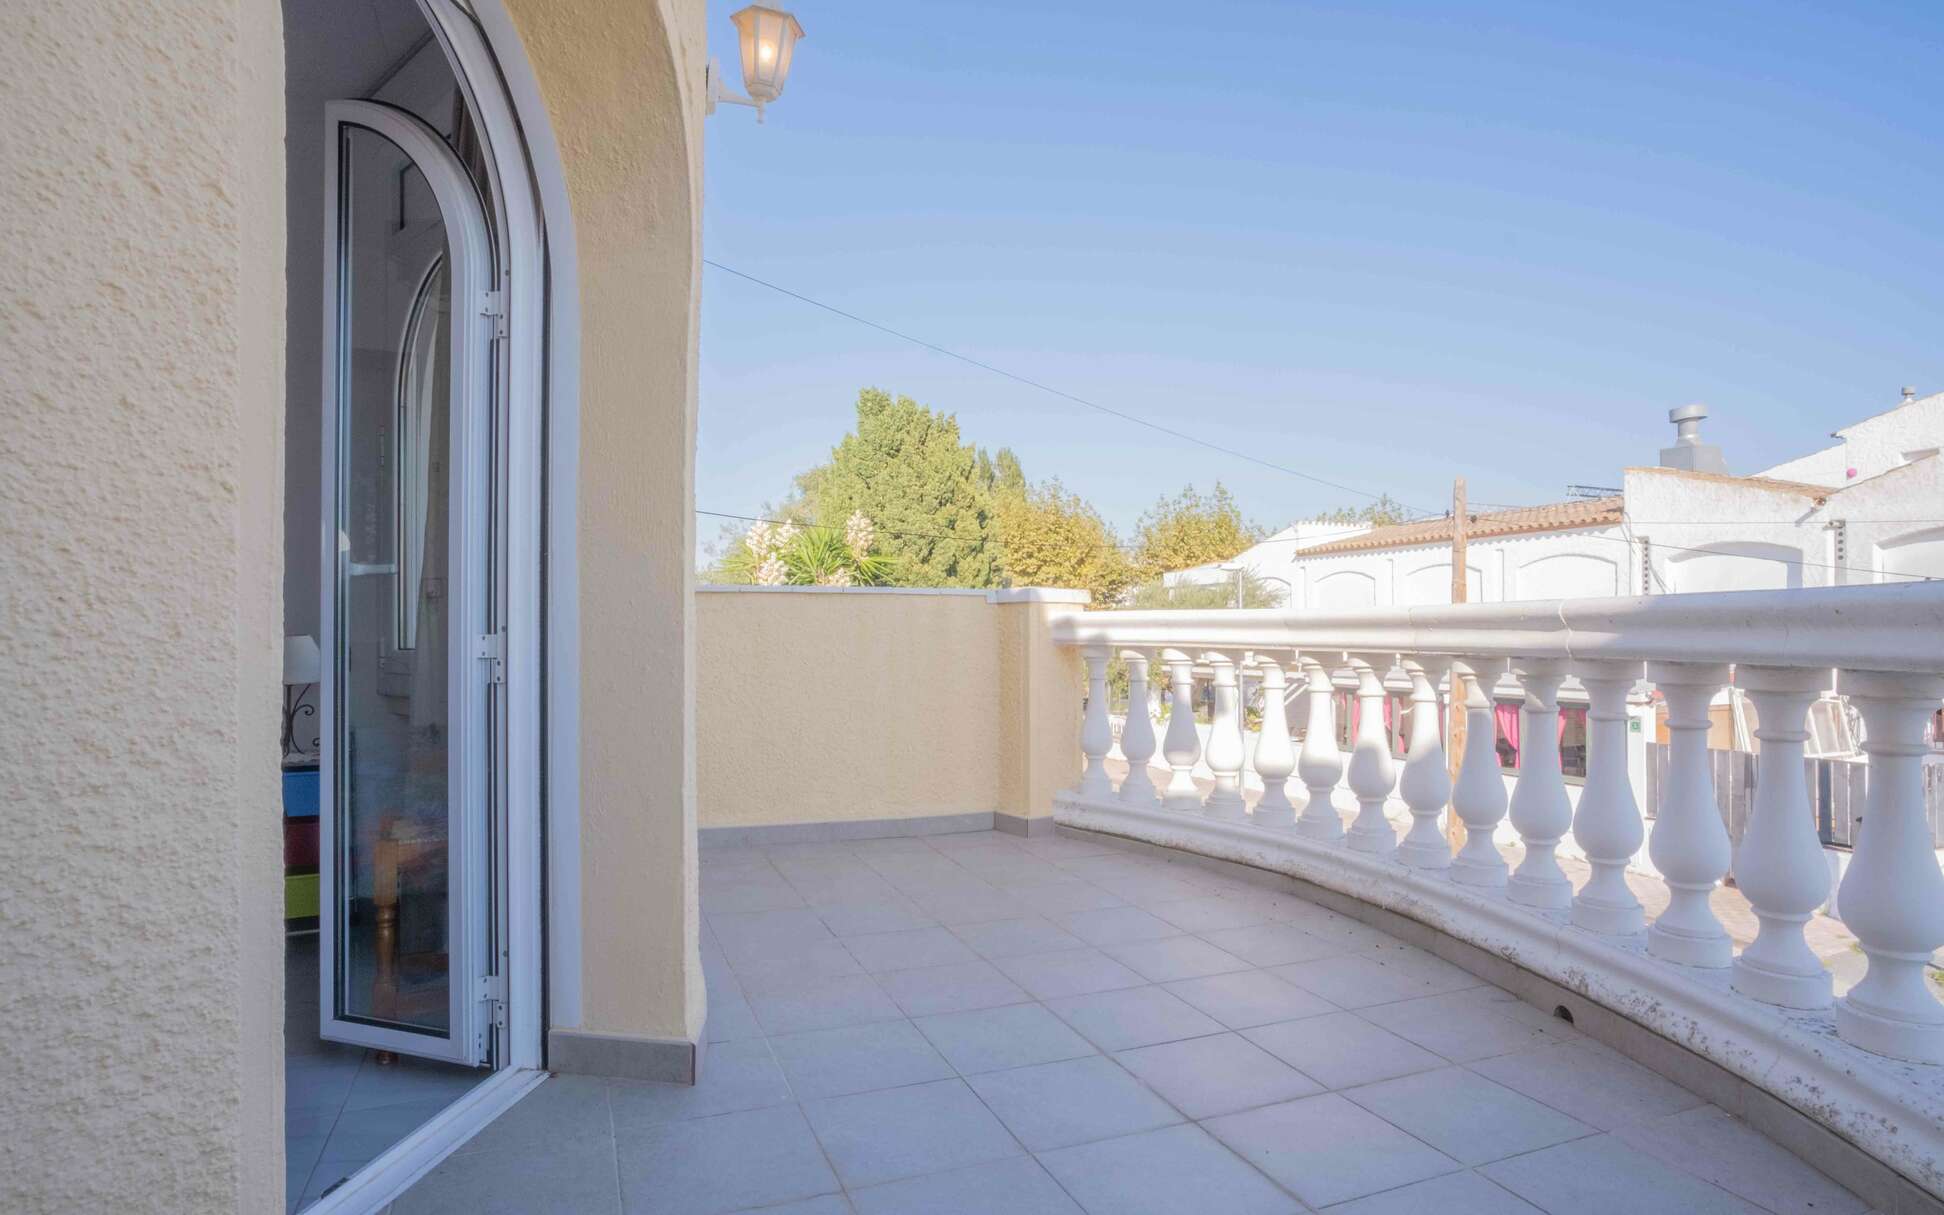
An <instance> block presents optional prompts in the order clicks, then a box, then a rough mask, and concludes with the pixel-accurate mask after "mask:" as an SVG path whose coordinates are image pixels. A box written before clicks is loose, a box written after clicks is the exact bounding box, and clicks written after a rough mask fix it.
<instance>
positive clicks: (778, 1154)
mask: <svg viewBox="0 0 1944 1215" xmlns="http://www.w3.org/2000/svg"><path fill="white" fill-rule="evenodd" d="M615 1145H616V1149H617V1156H618V1159H619V1170H620V1176H621V1201H622V1210H623V1211H625V1212H627V1213H628V1215H719V1213H721V1212H728V1211H741V1210H743V1209H745V1208H748V1207H757V1206H773V1205H775V1204H777V1203H782V1202H791V1201H794V1200H796V1199H800V1198H810V1197H813V1196H815V1195H818V1194H828V1193H833V1192H835V1191H836V1190H837V1188H838V1185H837V1179H836V1177H835V1176H833V1175H832V1174H831V1171H830V1166H829V1165H828V1164H826V1163H825V1162H824V1154H823V1152H822V1150H821V1149H820V1148H819V1147H818V1146H817V1140H816V1137H815V1136H814V1135H812V1134H811V1133H810V1127H809V1125H808V1124H807V1123H806V1122H805V1121H804V1117H803V1113H802V1111H801V1110H799V1109H798V1108H797V1107H796V1106H794V1105H781V1106H777V1107H776V1108H774V1109H766V1110H750V1111H747V1112H744V1113H739V1114H719V1115H717V1116H715V1117H713V1118H696V1119H692V1120H690V1121H687V1122H663V1123H658V1124H656V1125H653V1126H648V1127H644V1128H642V1129H640V1130H637V1131H633V1132H623V1133H621V1134H619V1135H617V1136H616V1138H615Z"/></svg>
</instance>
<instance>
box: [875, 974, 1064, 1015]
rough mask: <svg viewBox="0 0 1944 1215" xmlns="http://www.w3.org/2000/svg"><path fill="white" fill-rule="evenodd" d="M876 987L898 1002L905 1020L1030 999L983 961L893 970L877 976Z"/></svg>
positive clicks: (1017, 986) (1017, 1002)
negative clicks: (909, 1017)
mask: <svg viewBox="0 0 1944 1215" xmlns="http://www.w3.org/2000/svg"><path fill="white" fill-rule="evenodd" d="M877 984H878V986H879V987H881V988H883V989H884V993H885V994H886V995H888V996H890V997H891V998H892V999H893V1000H895V1001H897V1004H898V1007H899V1008H902V1009H904V1011H905V1015H906V1016H911V1017H924V1016H930V1015H932V1014H934V1013H948V1012H967V1011H969V1010H971V1009H975V1008H997V1007H999V1006H1000V1005H1002V1004H1019V1003H1023V1002H1025V1001H1026V1000H1028V999H1030V998H1031V997H1030V996H1028V995H1027V993H1026V991H1025V990H1024V989H1022V988H1021V987H1020V986H1019V985H1018V984H1017V983H1014V982H1013V981H1012V980H1011V979H1009V978H1007V977H1006V976H1005V975H1003V974H1001V973H1000V972H999V970H998V968H996V967H995V966H994V965H993V964H992V963H991V962H987V961H983V960H974V961H971V962H961V963H959V964H958V965H956V966H928V967H924V968H922V969H919V970H894V971H892V972H891V973H889V974H883V975H879V976H878V977H877Z"/></svg>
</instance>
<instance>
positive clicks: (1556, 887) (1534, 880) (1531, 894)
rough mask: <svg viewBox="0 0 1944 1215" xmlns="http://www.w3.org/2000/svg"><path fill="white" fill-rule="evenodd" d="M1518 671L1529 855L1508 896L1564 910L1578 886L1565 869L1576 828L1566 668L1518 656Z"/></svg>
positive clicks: (1519, 788) (1521, 797)
mask: <svg viewBox="0 0 1944 1215" xmlns="http://www.w3.org/2000/svg"><path fill="white" fill-rule="evenodd" d="M1512 673H1513V674H1514V675H1516V676H1518V679H1519V684H1520V686H1521V687H1523V688H1524V689H1525V703H1524V704H1523V705H1521V706H1520V708H1519V783H1518V784H1516V785H1514V786H1513V787H1512V827H1513V829H1514V830H1515V831H1517V832H1518V833H1519V840H1520V842H1521V843H1523V844H1524V845H1525V856H1524V858H1523V859H1521V860H1520V861H1519V867H1518V868H1517V869H1516V870H1514V871H1513V873H1512V876H1511V877H1510V878H1507V879H1506V882H1505V897H1506V898H1508V899H1511V900H1512V901H1513V902H1515V903H1522V904H1524V905H1525V906H1527V907H1544V908H1547V909H1549V910H1564V909H1566V908H1568V907H1571V906H1572V905H1573V883H1572V881H1571V880H1570V879H1568V878H1567V876H1566V871H1565V870H1564V869H1561V868H1560V867H1559V856H1558V853H1559V841H1560V840H1562V839H1565V838H1566V833H1567V832H1568V831H1570V830H1572V827H1573V804H1572V802H1571V801H1570V800H1569V799H1568V798H1567V796H1566V779H1565V774H1564V773H1563V772H1562V771H1561V770H1560V763H1559V685H1560V684H1561V683H1563V682H1565V679H1566V664H1565V663H1564V662H1562V661H1560V660H1558V659H1556V658H1515V659H1513V661H1512Z"/></svg>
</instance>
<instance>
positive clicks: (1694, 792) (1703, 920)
mask: <svg viewBox="0 0 1944 1215" xmlns="http://www.w3.org/2000/svg"><path fill="white" fill-rule="evenodd" d="M1647 678H1649V679H1651V680H1653V681H1654V683H1655V684H1657V685H1658V686H1659V687H1660V690H1661V694H1662V695H1663V696H1665V697H1666V698H1667V738H1668V743H1667V780H1666V783H1665V784H1663V785H1662V787H1661V802H1660V807H1659V810H1658V811H1657V813H1656V814H1655V816H1654V831H1653V834H1652V835H1650V836H1649V837H1648V841H1647V854H1648V855H1649V856H1651V857H1652V858H1653V860H1654V867H1655V868H1656V869H1658V870H1660V871H1661V877H1662V879H1663V880H1665V881H1666V883H1667V894H1668V903H1667V910H1665V911H1663V912H1661V913H1660V916H1659V918H1657V919H1656V920H1655V921H1654V923H1653V926H1652V927H1650V928H1649V929H1648V930H1647V951H1648V952H1649V953H1651V954H1653V955H1654V956H1656V957H1660V958H1666V959H1667V960H1668V961H1670V962H1679V963H1680V964H1681V965H1683V966H1716V967H1719V966H1726V965H1728V963H1729V961H1730V959H1731V958H1732V957H1733V954H1734V949H1735V947H1734V943H1733V942H1732V941H1730V940H1729V939H1728V934H1727V933H1726V932H1724V931H1722V927H1721V921H1720V920H1717V919H1716V918H1715V913H1714V909H1713V908H1712V907H1710V906H1708V898H1709V896H1710V895H1712V894H1713V893H1714V889H1715V885H1716V883H1718V882H1719V881H1720V880H1721V876H1722V875H1723V874H1724V873H1726V872H1728V864H1729V861H1730V859H1731V858H1730V855H1729V849H1728V829H1727V828H1726V827H1724V826H1722V823H1721V810H1720V808H1719V807H1718V806H1717V805H1716V804H1715V792H1714V775H1713V772H1712V771H1711V770H1710V766H1709V762H1708V702H1709V701H1711V700H1712V699H1714V694H1715V693H1716V692H1718V691H1720V689H1721V686H1722V685H1723V684H1725V683H1727V682H1728V668H1727V667H1726V666H1724V665H1720V664H1715V663H1699V662H1650V663H1648V664H1647Z"/></svg>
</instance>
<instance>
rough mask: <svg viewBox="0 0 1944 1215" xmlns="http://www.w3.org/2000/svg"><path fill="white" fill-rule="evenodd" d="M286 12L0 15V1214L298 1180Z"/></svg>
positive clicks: (88, 0)
mask: <svg viewBox="0 0 1944 1215" xmlns="http://www.w3.org/2000/svg"><path fill="white" fill-rule="evenodd" d="M281 39H282V28H281V20H280V16H279V10H278V6H277V5H276V4H241V5H239V4H234V3H222V2H218V0H175V2H173V3H170V4H166V5H156V4H137V3H129V2H126V0H123V2H116V0H64V2H63V3H60V4H10V5H6V6H5V8H4V14H3V15H0V111H4V112H5V114H6V115H7V121H6V122H5V123H4V124H0V250H3V251H0V344H3V345H4V349H3V350H0V385H3V386H4V410H3V412H0V789H4V790H5V792H4V794H0V855H4V860H0V1019H3V1021H4V1025H5V1028H4V1030H0V1076H4V1077H5V1080H4V1083H0V1210H5V1211H23V1212H25V1211H197V1212H221V1211H234V1212H243V1213H247V1215H259V1213H260V1212H264V1211H272V1210H278V1209H281V1207H280V1202H281V1195H282V1191H283V1176H282V1159H283V1154H282V1153H283V1149H282V1137H283V1091H282V1044H283V1017H282V987H283V966H282V960H281V947H282V916H281V882H280V876H281V852H280V836H279V828H280V825H281V824H280V822H279V819H278V815H277V812H276V811H277V806H278V787H277V714H276V705H277V703H278V695H279V693H280V691H281V688H280V686H279V681H280V676H281V672H280V669H279V663H280V658H281V648H280V641H281V616H282V602H281V600H282V591H281V563H282V548H283V543H282V533H281V529H280V526H279V520H280V519H281V517H282V501H281V498H282V480H283V478H282V456H281V442H282V403H283V388H284V385H283V351H284V338H283V332H282V322H283V298H284V282H283V263H284V233H283V222H284V221H283V214H284V210H283V169H284V166H283V151H282V149H283V47H282V41H281Z"/></svg>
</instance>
